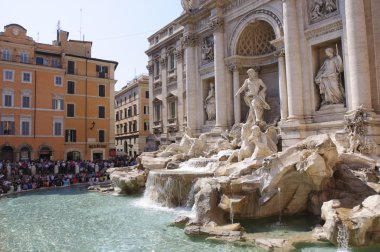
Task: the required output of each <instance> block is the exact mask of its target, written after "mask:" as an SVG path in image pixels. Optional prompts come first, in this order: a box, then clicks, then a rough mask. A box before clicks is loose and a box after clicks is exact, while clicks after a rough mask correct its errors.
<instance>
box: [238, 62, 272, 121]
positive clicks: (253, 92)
mask: <svg viewBox="0 0 380 252" xmlns="http://www.w3.org/2000/svg"><path fill="white" fill-rule="evenodd" d="M247 74H248V76H249V77H248V79H246V80H245V81H244V84H243V86H241V87H240V88H239V90H238V91H237V93H236V94H235V96H238V95H240V93H241V92H243V91H245V95H244V101H245V103H246V104H247V105H248V106H249V108H250V109H249V115H248V119H247V122H253V123H256V124H258V123H259V122H261V121H262V120H263V112H264V109H267V110H268V109H270V107H269V105H268V103H266V102H265V91H266V90H267V87H266V86H265V84H264V82H263V81H262V80H261V79H260V78H259V77H258V74H257V72H256V71H255V70H254V69H252V68H250V69H248V71H247Z"/></svg>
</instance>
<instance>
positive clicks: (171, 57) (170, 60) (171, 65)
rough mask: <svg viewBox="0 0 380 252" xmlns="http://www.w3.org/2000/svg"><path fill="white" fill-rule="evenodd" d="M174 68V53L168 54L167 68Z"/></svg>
mask: <svg viewBox="0 0 380 252" xmlns="http://www.w3.org/2000/svg"><path fill="white" fill-rule="evenodd" d="M174 68H175V57H174V53H171V54H170V55H169V70H173V69H174Z"/></svg>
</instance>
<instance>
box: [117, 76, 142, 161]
mask: <svg viewBox="0 0 380 252" xmlns="http://www.w3.org/2000/svg"><path fill="white" fill-rule="evenodd" d="M148 85H149V78H148V76H147V75H144V74H142V75H140V76H138V77H136V78H135V79H133V80H132V81H130V82H129V83H128V84H127V85H125V86H124V87H123V88H122V89H121V90H120V91H118V92H116V94H115V120H116V122H115V146H116V154H117V155H118V156H129V157H134V156H137V155H139V154H140V153H141V152H143V151H144V147H145V144H146V137H147V136H148V135H149V88H148Z"/></svg>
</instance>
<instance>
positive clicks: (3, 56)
mask: <svg viewBox="0 0 380 252" xmlns="http://www.w3.org/2000/svg"><path fill="white" fill-rule="evenodd" d="M1 59H2V60H11V51H9V49H3V50H2V53H1Z"/></svg>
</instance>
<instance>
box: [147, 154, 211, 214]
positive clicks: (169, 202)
mask: <svg viewBox="0 0 380 252" xmlns="http://www.w3.org/2000/svg"><path fill="white" fill-rule="evenodd" d="M215 162H216V159H214V158H193V159H190V160H188V161H186V162H184V163H181V165H180V168H178V169H175V170H152V171H150V172H149V175H148V179H147V182H146V185H145V187H146V189H145V193H144V198H145V199H149V200H153V201H154V202H157V203H159V204H160V205H162V206H166V207H186V206H188V207H191V206H192V204H193V203H194V183H195V182H196V180H197V179H198V178H201V177H209V176H212V175H213V170H212V165H213V163H215Z"/></svg>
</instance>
